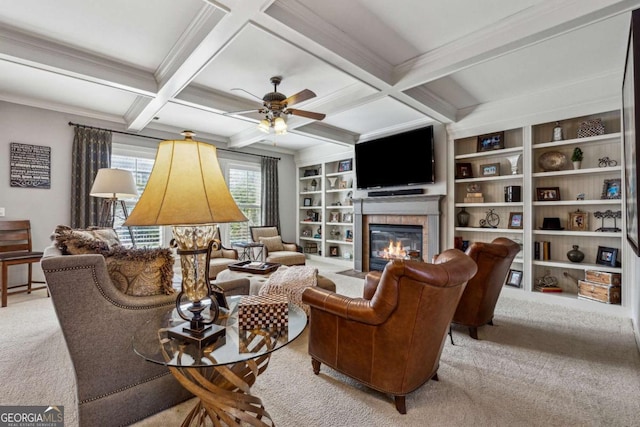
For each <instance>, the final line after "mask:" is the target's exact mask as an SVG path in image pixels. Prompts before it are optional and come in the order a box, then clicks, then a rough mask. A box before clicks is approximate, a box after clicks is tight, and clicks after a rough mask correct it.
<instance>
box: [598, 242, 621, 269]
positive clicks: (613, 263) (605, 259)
mask: <svg viewBox="0 0 640 427" xmlns="http://www.w3.org/2000/svg"><path fill="white" fill-rule="evenodd" d="M618 251H619V250H618V248H608V247H605V246H598V254H597V255H596V264H600V265H606V266H609V267H618V266H619V264H618Z"/></svg>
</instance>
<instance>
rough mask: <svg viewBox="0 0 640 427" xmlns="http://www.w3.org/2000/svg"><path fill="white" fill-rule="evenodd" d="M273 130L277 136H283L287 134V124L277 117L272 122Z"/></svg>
mask: <svg viewBox="0 0 640 427" xmlns="http://www.w3.org/2000/svg"><path fill="white" fill-rule="evenodd" d="M273 130H275V131H276V134H277V135H284V134H286V133H287V123H286V122H285V121H284V119H283V118H282V117H277V118H276V119H275V120H274V122H273Z"/></svg>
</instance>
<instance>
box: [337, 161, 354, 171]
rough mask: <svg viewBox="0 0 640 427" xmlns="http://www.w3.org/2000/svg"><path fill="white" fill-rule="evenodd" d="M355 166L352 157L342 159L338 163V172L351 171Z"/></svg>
mask: <svg viewBox="0 0 640 427" xmlns="http://www.w3.org/2000/svg"><path fill="white" fill-rule="evenodd" d="M352 167H353V162H352V160H351V159H347V160H341V161H340V162H339V163H338V172H349V171H351V169H352Z"/></svg>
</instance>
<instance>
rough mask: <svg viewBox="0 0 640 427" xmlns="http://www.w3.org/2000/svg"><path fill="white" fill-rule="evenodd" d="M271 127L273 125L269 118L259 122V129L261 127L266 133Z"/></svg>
mask: <svg viewBox="0 0 640 427" xmlns="http://www.w3.org/2000/svg"><path fill="white" fill-rule="evenodd" d="M270 127H271V123H269V120H267V119H262V120H260V123H259V124H258V129H260V130H261V131H262V132H264V133H269V128H270Z"/></svg>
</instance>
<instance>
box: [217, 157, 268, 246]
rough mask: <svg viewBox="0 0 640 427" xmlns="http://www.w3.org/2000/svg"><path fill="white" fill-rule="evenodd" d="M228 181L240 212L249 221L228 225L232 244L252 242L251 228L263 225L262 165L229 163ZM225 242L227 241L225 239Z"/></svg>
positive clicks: (227, 170)
mask: <svg viewBox="0 0 640 427" xmlns="http://www.w3.org/2000/svg"><path fill="white" fill-rule="evenodd" d="M226 172H227V173H226V180H227V185H228V187H229V191H230V192H231V195H232V196H233V198H234V200H235V201H236V204H237V205H238V207H239V208H240V210H241V211H242V212H243V213H244V214H245V216H246V217H247V218H248V219H249V221H247V222H234V223H231V224H229V225H228V227H227V233H228V237H229V238H228V239H226V240H227V241H228V242H230V243H236V242H250V241H251V232H250V229H249V227H252V226H254V225H261V222H262V208H261V203H262V201H261V191H262V190H261V182H262V172H261V170H260V165H257V164H255V163H236V162H234V163H229V164H228V166H227V168H226ZM223 240H225V239H223Z"/></svg>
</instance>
